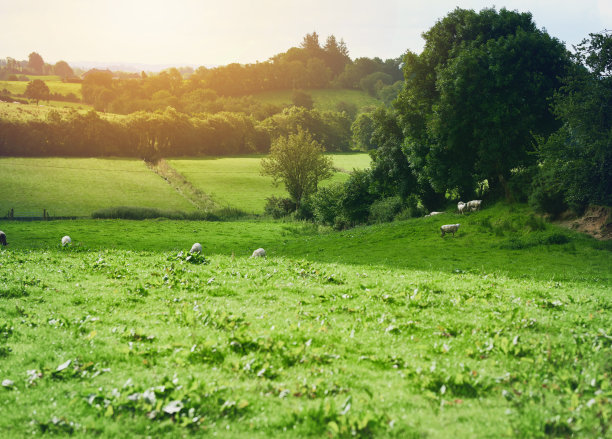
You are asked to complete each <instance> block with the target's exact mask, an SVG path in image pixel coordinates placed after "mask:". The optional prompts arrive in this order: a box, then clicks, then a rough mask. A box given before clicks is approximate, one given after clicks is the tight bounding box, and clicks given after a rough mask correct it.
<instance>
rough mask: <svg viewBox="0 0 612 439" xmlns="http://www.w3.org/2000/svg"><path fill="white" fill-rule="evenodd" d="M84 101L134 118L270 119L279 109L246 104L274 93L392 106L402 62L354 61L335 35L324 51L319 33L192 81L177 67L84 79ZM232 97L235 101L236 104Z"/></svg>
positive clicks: (93, 75)
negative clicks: (176, 113) (339, 95)
mask: <svg viewBox="0 0 612 439" xmlns="http://www.w3.org/2000/svg"><path fill="white" fill-rule="evenodd" d="M84 76H85V78H84V80H83V83H82V94H83V102H85V103H87V104H91V105H93V106H94V108H95V109H96V110H98V111H110V112H113V113H118V114H129V113H132V112H135V111H139V110H147V111H154V110H157V109H163V108H166V107H167V106H172V107H174V108H176V109H178V110H180V111H182V112H185V113H197V112H216V111H220V107H221V108H222V111H236V110H234V109H233V108H239V109H240V110H239V111H244V112H248V114H253V115H259V117H261V118H263V117H267V116H269V115H271V114H273V113H274V112H278V111H279V109H277V108H274V106H270V105H269V104H268V107H267V108H266V107H265V104H264V105H262V104H259V105H258V106H257V108H253V107H254V103H253V102H252V101H249V100H248V99H247V100H244V99H241V97H244V96H248V95H251V94H255V93H260V92H264V91H272V90H296V89H320V88H329V87H334V88H344V89H358V90H359V89H360V90H364V91H366V92H368V93H369V94H371V95H372V96H377V97H379V98H381V99H382V100H383V101H386V102H391V101H392V100H393V99H394V98H395V97H396V95H397V93H398V92H399V90H400V88H401V83H402V81H403V74H402V70H401V58H397V59H387V60H385V61H383V60H381V59H380V58H358V59H356V60H355V61H352V60H351V58H350V57H349V55H348V49H347V48H346V45H345V44H344V42H343V41H342V40H340V42H338V41H337V40H336V38H335V37H334V36H333V35H331V36H329V37H328V38H327V40H326V43H325V45H324V46H321V45H320V44H319V36H318V35H317V34H316V32H314V33H312V34H308V35H306V37H304V41H303V42H302V44H301V47H292V48H291V49H289V50H288V51H287V52H284V53H280V54H278V55H276V56H274V57H272V58H271V59H270V60H269V61H266V62H261V63H256V64H246V65H242V64H236V63H234V64H229V65H226V66H221V67H215V68H211V69H208V68H206V67H200V68H198V69H197V70H196V71H195V72H194V73H193V74H192V75H191V76H190V77H189V79H188V80H185V79H184V77H183V75H182V74H181V72H179V70H177V69H175V68H172V69H168V70H166V71H163V72H161V73H160V74H158V75H151V76H148V75H146V74H145V73H144V72H143V73H142V74H141V76H140V78H130V79H117V78H114V77H113V76H114V75H113V73H112V72H110V71H92V72H88V73H87V74H85V75H84ZM232 98H233V99H232Z"/></svg>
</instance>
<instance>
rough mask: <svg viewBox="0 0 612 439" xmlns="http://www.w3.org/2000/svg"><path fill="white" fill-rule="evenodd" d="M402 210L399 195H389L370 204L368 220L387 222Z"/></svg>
mask: <svg viewBox="0 0 612 439" xmlns="http://www.w3.org/2000/svg"><path fill="white" fill-rule="evenodd" d="M401 210H402V200H401V198H400V197H397V196H396V197H389V198H383V199H382V200H377V201H375V202H374V203H372V205H371V206H370V222H374V223H387V222H390V221H393V218H394V217H395V215H397V214H398V213H399V212H400V211H401Z"/></svg>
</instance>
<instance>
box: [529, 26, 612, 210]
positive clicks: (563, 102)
mask: <svg viewBox="0 0 612 439" xmlns="http://www.w3.org/2000/svg"><path fill="white" fill-rule="evenodd" d="M574 59H575V61H576V65H575V66H574V68H573V69H572V70H571V71H570V74H568V75H567V77H566V78H565V79H564V86H563V87H562V88H561V90H560V91H559V92H558V93H557V94H556V95H555V97H554V100H553V105H552V106H553V110H554V113H555V115H556V116H557V117H558V118H559V120H560V121H561V122H562V123H563V125H562V126H561V128H560V129H559V130H558V131H556V132H555V133H553V134H552V135H550V136H549V137H547V138H544V137H543V138H540V139H539V142H538V157H539V159H540V161H541V166H540V167H539V175H538V176H537V178H536V181H535V185H534V192H533V194H532V202H534V204H535V205H536V207H540V208H542V209H543V210H547V211H549V212H550V213H553V214H554V213H559V211H560V210H562V209H563V208H564V207H566V206H569V207H572V208H574V209H575V210H577V211H580V210H582V209H583V208H584V207H586V206H587V205H588V204H604V205H608V206H610V205H612V32H610V31H606V32H601V33H594V34H590V35H589V38H586V39H585V40H583V41H582V43H581V44H579V45H578V46H577V47H576V53H575V55H574ZM555 201H556V202H555Z"/></svg>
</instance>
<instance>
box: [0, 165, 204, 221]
mask: <svg viewBox="0 0 612 439" xmlns="http://www.w3.org/2000/svg"><path fill="white" fill-rule="evenodd" d="M0 173H1V174H2V179H1V181H0V188H1V191H2V194H3V195H2V197H1V198H0V215H1V216H4V215H5V214H6V212H7V211H8V210H9V209H11V208H13V209H14V210H15V215H21V216H28V215H24V213H35V215H31V216H42V211H43V209H47V211H48V212H49V213H50V214H51V215H52V216H89V215H90V214H91V213H92V212H93V211H94V210H97V209H101V208H105V207H112V206H140V207H157V208H162V209H167V210H185V211H187V210H193V209H194V206H193V205H192V204H190V203H189V202H188V201H187V200H186V199H185V198H183V197H182V196H180V195H179V194H178V193H177V192H176V191H175V190H174V189H172V187H170V186H169V185H168V184H167V183H166V182H165V181H164V180H163V179H161V178H160V177H159V176H158V175H156V174H155V173H153V172H152V171H151V170H150V169H149V168H147V166H146V165H145V164H144V162H142V161H139V160H128V159H95V158H87V159H74V158H2V159H0Z"/></svg>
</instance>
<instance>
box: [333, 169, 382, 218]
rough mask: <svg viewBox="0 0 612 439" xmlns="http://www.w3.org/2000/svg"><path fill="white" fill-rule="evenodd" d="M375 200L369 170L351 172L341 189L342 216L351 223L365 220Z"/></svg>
mask: <svg viewBox="0 0 612 439" xmlns="http://www.w3.org/2000/svg"><path fill="white" fill-rule="evenodd" d="M375 199H376V194H375V193H374V192H373V189H372V172H371V171H370V170H369V169H364V170H356V169H355V170H353V172H351V174H350V176H349V179H348V180H347V181H346V182H345V183H344V186H343V189H342V198H341V201H340V203H341V206H342V210H343V212H344V215H345V216H346V217H347V218H348V219H349V220H350V221H352V222H353V223H363V222H365V221H366V220H367V217H368V214H369V207H370V205H371V204H372V203H373V202H374V200H375Z"/></svg>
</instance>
